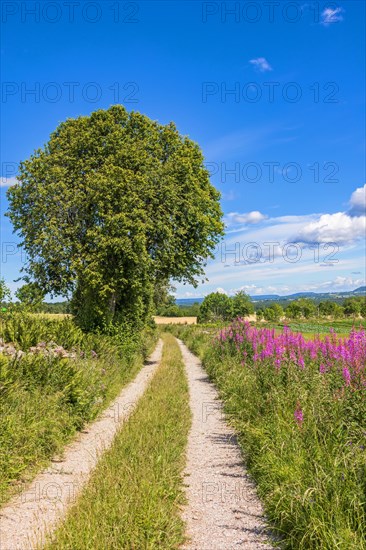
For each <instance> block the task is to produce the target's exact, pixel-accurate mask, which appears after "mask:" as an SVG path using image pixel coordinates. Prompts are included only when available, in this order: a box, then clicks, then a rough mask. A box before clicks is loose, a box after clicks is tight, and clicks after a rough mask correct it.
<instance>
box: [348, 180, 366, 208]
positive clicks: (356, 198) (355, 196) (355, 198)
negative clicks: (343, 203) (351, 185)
mask: <svg viewBox="0 0 366 550" xmlns="http://www.w3.org/2000/svg"><path fill="white" fill-rule="evenodd" d="M349 203H350V206H351V208H350V211H349V214H350V215H351V216H362V215H363V216H364V215H365V214H366V183H365V185H364V186H363V187H358V188H357V189H356V191H354V192H353V193H352V195H351V198H350V201H349Z"/></svg>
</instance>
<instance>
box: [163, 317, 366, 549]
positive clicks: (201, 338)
mask: <svg viewBox="0 0 366 550" xmlns="http://www.w3.org/2000/svg"><path fill="white" fill-rule="evenodd" d="M346 324H347V326H345V324H343V325H342V326H340V325H339V326H338V329H339V334H337V332H336V330H334V329H333V330H332V329H329V327H325V326H324V325H323V326H324V333H322V334H321V337H318V336H317V333H315V331H314V329H317V332H321V331H319V324H316V326H312V325H309V323H303V324H302V323H300V325H301V327H300V326H299V323H297V324H295V328H296V329H297V332H295V331H293V330H291V329H290V328H286V327H285V328H284V327H279V326H278V325H277V326H276V327H269V326H265V327H263V325H262V326H261V325H259V326H251V325H250V324H249V323H248V322H245V321H241V320H238V321H237V322H234V323H232V324H230V325H227V326H226V327H221V328H217V327H216V328H215V327H213V326H206V327H200V326H197V327H178V326H174V327H173V326H171V327H170V329H169V330H171V331H173V333H174V334H175V335H176V336H179V337H180V338H182V339H183V340H184V341H185V343H186V344H187V345H188V346H189V347H190V348H191V350H192V351H193V352H194V353H196V354H198V355H199V356H200V357H201V359H202V361H203V364H204V367H205V369H206V370H207V372H208V374H209V376H210V378H211V379H212V380H213V381H214V382H215V384H216V385H217V387H218V389H219V392H220V396H221V398H222V399H223V401H224V405H225V412H226V414H227V415H228V418H229V419H230V422H231V423H232V424H233V426H234V427H235V429H236V431H237V433H238V436H239V442H240V445H241V448H242V452H243V456H244V458H245V461H246V464H247V467H248V469H249V471H250V473H251V475H252V476H253V478H254V480H255V482H256V484H257V490H258V494H259V496H260V498H261V499H262V501H263V503H264V506H265V511H266V514H267V517H268V519H269V521H270V525H271V528H272V529H273V531H274V532H275V533H276V534H277V535H278V536H279V540H280V546H281V547H282V548H288V549H293V550H295V549H313V548H314V549H315V548H322V549H323V548H324V549H329V550H330V549H334V548H339V549H344V550H346V549H347V550H348V549H355V550H356V549H363V548H366V508H365V502H366V450H365V449H366V391H365V389H366V335H365V331H364V329H363V328H362V327H361V328H359V327H358V326H357V327H356V328H354V329H353V330H352V328H351V327H350V326H349V325H348V323H346ZM299 328H302V329H305V332H306V333H307V335H311V338H305V337H304V335H303V334H302V333H301V332H299ZM350 328H351V330H350ZM325 329H327V331H328V332H327V334H325ZM311 330H312V331H313V332H311ZM344 331H347V332H348V334H347V336H345V337H342V336H340V334H342V333H343V332H344Z"/></svg>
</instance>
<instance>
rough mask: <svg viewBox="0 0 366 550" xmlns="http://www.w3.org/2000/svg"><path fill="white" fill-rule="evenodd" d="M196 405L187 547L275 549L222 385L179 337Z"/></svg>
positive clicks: (203, 549)
mask: <svg viewBox="0 0 366 550" xmlns="http://www.w3.org/2000/svg"><path fill="white" fill-rule="evenodd" d="M178 342H179V345H180V349H181V352H182V355H183V360H184V362H185V365H186V370H187V376H188V381H189V389H190V405H191V409H192V415H193V416H192V428H191V432H190V435H189V441H188V450H187V466H186V471H185V476H186V477H185V480H186V483H187V487H186V497H187V501H188V503H187V505H186V506H185V508H184V510H183V519H184V521H185V522H186V525H187V536H188V539H189V540H188V542H187V543H186V544H185V545H184V546H183V547H182V548H183V549H185V550H193V549H196V550H231V549H236V548H245V549H248V550H254V549H256V550H257V549H258V550H259V549H267V550H268V549H270V548H273V547H272V546H271V539H270V535H269V533H268V531H267V529H266V521H265V518H264V515H263V508H262V506H261V503H260V501H259V499H258V496H257V495H256V490H255V486H254V483H253V482H252V481H251V479H250V477H249V476H248V474H247V472H246V470H245V467H244V464H243V461H242V457H241V453H240V449H239V446H238V444H237V441H236V438H235V433H234V432H233V430H232V429H231V428H230V427H229V426H228V424H227V423H226V422H225V418H224V415H223V411H222V403H221V402H220V400H219V399H218V394H217V390H216V389H215V387H214V385H213V384H212V383H211V382H210V381H209V379H208V376H207V374H206V373H205V371H204V370H203V368H202V366H201V363H200V361H199V359H198V358H197V357H196V356H195V355H193V354H192V353H191V352H190V351H189V350H188V348H187V347H186V346H185V345H184V344H183V342H181V341H179V340H178Z"/></svg>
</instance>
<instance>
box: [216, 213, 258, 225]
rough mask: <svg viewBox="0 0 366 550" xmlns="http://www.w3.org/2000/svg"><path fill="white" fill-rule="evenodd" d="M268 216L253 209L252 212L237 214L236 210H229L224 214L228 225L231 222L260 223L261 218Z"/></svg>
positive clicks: (231, 223)
mask: <svg viewBox="0 0 366 550" xmlns="http://www.w3.org/2000/svg"><path fill="white" fill-rule="evenodd" d="M267 218H268V216H266V215H265V214H262V213H261V212H259V211H258V210H253V211H252V212H247V213H245V214H239V213H238V212H229V214H228V215H227V216H226V223H227V224H228V225H233V224H239V223H241V224H250V225H254V224H256V223H260V222H262V221H263V220H266V219H267Z"/></svg>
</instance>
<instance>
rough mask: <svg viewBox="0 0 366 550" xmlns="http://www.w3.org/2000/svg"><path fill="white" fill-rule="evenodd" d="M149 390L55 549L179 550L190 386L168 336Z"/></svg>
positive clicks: (64, 526) (101, 464) (64, 527)
mask: <svg viewBox="0 0 366 550" xmlns="http://www.w3.org/2000/svg"><path fill="white" fill-rule="evenodd" d="M163 338H164V350H163V357H162V362H161V364H160V366H159V367H158V371H157V373H156V375H155V376H154V378H153V380H152V382H151V384H150V386H149V388H148V389H147V391H146V393H145V394H144V396H143V397H142V398H141V400H140V402H139V404H138V406H137V408H136V409H135V411H134V412H133V413H132V416H131V417H130V419H129V420H128V421H127V423H126V424H124V425H123V428H122V429H121V431H120V432H119V434H118V435H117V437H116V439H115V441H114V443H113V445H112V447H111V448H110V449H109V450H108V451H107V452H106V453H105V454H104V455H103V457H102V458H101V460H100V462H99V463H98V465H97V467H96V469H95V470H94V472H93V474H92V477H91V479H90V481H89V482H88V484H87V486H86V488H85V490H84V491H83V493H82V495H81V496H80V498H79V499H78V501H77V502H76V504H75V505H74V506H73V507H72V508H71V509H70V511H69V513H68V516H67V517H66V520H65V521H64V522H63V524H61V526H60V527H59V529H58V530H57V531H56V533H55V536H54V537H53V538H52V541H51V542H50V543H49V545H48V546H46V548H47V550H56V549H59V548H62V549H63V550H68V549H70V550H71V549H72V550H84V549H85V550H86V549H89V548H93V549H94V550H105V549H106V548H113V549H136V550H137V549H139V550H141V549H149V548H151V549H155V548H160V549H162V548H169V549H172V548H177V547H178V546H179V544H180V543H181V542H182V541H183V540H184V524H183V521H182V520H181V518H180V513H179V511H180V506H181V505H182V504H183V502H184V495H183V491H182V471H183V468H184V464H185V448H186V444H187V438H188V431H189V427H190V408H189V400H188V385H187V380H186V376H185V372H184V364H183V361H182V358H181V354H180V350H179V347H178V345H177V343H176V341H175V340H174V338H173V337H172V336H171V335H170V334H164V336H163Z"/></svg>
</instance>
